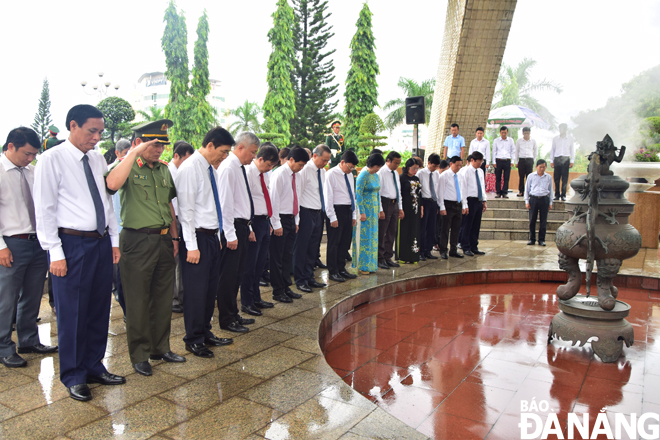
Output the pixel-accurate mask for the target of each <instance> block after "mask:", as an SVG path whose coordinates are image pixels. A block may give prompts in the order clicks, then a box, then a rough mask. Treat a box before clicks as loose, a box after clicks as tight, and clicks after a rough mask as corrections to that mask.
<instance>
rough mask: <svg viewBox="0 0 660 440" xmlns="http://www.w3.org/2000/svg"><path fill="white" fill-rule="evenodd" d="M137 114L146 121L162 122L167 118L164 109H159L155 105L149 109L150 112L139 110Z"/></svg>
mask: <svg viewBox="0 0 660 440" xmlns="http://www.w3.org/2000/svg"><path fill="white" fill-rule="evenodd" d="M137 114H138V115H140V116H142V117H143V118H144V120H145V121H160V120H161V119H164V118H165V115H164V114H163V109H162V108H158V107H156V106H155V105H154V106H153V107H149V112H145V111H144V110H138V111H137Z"/></svg>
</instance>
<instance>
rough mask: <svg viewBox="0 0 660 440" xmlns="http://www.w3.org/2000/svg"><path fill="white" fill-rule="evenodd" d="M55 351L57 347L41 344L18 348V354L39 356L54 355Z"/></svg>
mask: <svg viewBox="0 0 660 440" xmlns="http://www.w3.org/2000/svg"><path fill="white" fill-rule="evenodd" d="M56 351H57V345H53V346H51V345H44V344H41V343H38V344H35V345H33V346H31V347H19V348H18V352H19V353H39V354H46V353H55V352H56Z"/></svg>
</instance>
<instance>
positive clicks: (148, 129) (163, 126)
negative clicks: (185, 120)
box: [132, 119, 174, 145]
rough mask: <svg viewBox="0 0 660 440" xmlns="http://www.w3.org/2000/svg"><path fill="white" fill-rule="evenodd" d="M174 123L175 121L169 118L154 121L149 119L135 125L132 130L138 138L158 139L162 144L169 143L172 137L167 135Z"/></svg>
mask: <svg viewBox="0 0 660 440" xmlns="http://www.w3.org/2000/svg"><path fill="white" fill-rule="evenodd" d="M172 125H174V122H172V121H170V120H169V119H161V120H160V121H154V122H150V121H147V122H145V123H143V124H140V125H137V126H135V127H133V128H132V130H133V131H134V132H135V137H136V138H143V139H149V140H152V139H157V140H158V142H160V143H161V144H163V145H169V144H170V138H169V137H168V136H167V129H168V128H170V127H171V126H172Z"/></svg>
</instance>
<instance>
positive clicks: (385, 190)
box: [378, 151, 403, 269]
mask: <svg viewBox="0 0 660 440" xmlns="http://www.w3.org/2000/svg"><path fill="white" fill-rule="evenodd" d="M400 164H401V155H400V154H399V153H397V152H396V151H390V152H389V153H388V154H387V157H386V158H385V166H384V167H381V169H380V170H378V177H379V179H380V212H379V214H378V267H380V268H381V269H389V268H391V267H399V263H396V262H394V261H392V257H393V256H394V241H395V240H396V236H397V230H398V228H399V220H400V219H402V218H403V201H402V199H401V182H400V180H399V172H398V168H399V165H400Z"/></svg>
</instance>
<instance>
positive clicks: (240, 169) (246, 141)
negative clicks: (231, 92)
mask: <svg viewBox="0 0 660 440" xmlns="http://www.w3.org/2000/svg"><path fill="white" fill-rule="evenodd" d="M260 143H261V142H260V141H259V138H258V137H257V136H255V135H254V134H253V133H249V132H245V131H244V132H242V133H240V134H239V135H238V137H237V138H236V146H235V147H234V151H233V152H232V153H231V154H230V155H229V157H228V158H227V159H226V160H224V161H223V162H222V163H221V164H220V167H219V168H218V193H219V199H220V205H221V206H222V230H223V232H224V235H223V240H222V247H223V248H224V250H223V254H222V260H221V261H220V264H221V266H222V269H221V272H220V281H219V287H218V310H219V315H218V321H219V322H220V328H221V329H223V330H229V331H231V332H235V333H246V332H248V331H249V329H248V328H247V327H245V326H246V325H250V324H254V322H255V321H254V319H251V318H243V317H242V316H241V315H239V314H238V304H237V302H236V296H237V295H238V288H239V287H240V284H241V280H242V279H243V271H244V270H245V262H246V261H247V253H248V247H249V246H248V244H249V241H252V240H254V232H253V231H252V226H251V223H252V219H253V217H254V202H253V200H252V194H251V193H250V186H249V185H248V181H247V173H246V170H245V167H246V166H247V165H250V164H251V163H252V161H253V160H254V157H255V155H256V154H257V149H258V148H259V145H260ZM184 309H185V307H184Z"/></svg>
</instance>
